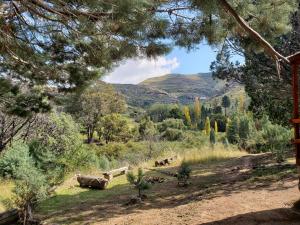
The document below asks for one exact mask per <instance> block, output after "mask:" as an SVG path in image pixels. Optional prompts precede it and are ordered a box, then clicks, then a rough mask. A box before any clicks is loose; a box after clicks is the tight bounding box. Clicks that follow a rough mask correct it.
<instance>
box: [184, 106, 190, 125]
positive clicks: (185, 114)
mask: <svg viewBox="0 0 300 225" xmlns="http://www.w3.org/2000/svg"><path fill="white" fill-rule="evenodd" d="M183 114H184V118H185V121H186V124H187V125H188V126H191V125H192V120H191V115H190V110H189V107H188V106H184V107H183Z"/></svg>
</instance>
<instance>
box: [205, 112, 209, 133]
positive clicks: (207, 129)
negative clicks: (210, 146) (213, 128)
mask: <svg viewBox="0 0 300 225" xmlns="http://www.w3.org/2000/svg"><path fill="white" fill-rule="evenodd" d="M205 134H206V135H209V134H210V119H209V117H208V116H207V117H206V119H205Z"/></svg>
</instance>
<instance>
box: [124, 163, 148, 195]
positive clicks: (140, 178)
mask: <svg viewBox="0 0 300 225" xmlns="http://www.w3.org/2000/svg"><path fill="white" fill-rule="evenodd" d="M126 176H127V180H128V182H129V183H130V184H133V185H134V186H135V187H136V188H137V189H138V197H139V198H142V191H143V190H146V189H149V188H150V185H149V183H148V182H146V181H145V179H144V176H145V174H144V171H143V170H142V168H139V169H138V173H137V175H134V173H133V172H131V171H130V172H128V173H127V175H126Z"/></svg>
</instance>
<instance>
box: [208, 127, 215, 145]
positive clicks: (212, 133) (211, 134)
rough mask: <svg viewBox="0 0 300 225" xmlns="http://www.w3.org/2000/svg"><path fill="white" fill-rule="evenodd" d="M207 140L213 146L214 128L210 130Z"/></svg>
mask: <svg viewBox="0 0 300 225" xmlns="http://www.w3.org/2000/svg"><path fill="white" fill-rule="evenodd" d="M209 142H210V144H211V145H212V146H214V145H215V144H216V133H215V130H214V129H211V130H210V134H209Z"/></svg>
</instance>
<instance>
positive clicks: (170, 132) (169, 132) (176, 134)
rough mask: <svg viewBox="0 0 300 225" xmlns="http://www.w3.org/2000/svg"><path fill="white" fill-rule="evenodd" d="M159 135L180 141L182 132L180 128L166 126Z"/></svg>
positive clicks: (166, 138) (168, 139)
mask: <svg viewBox="0 0 300 225" xmlns="http://www.w3.org/2000/svg"><path fill="white" fill-rule="evenodd" d="M161 137H162V138H163V139H164V140H167V141H180V140H182V139H183V132H182V130H178V129H173V128H167V129H166V131H165V132H163V134H162V136H161Z"/></svg>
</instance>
